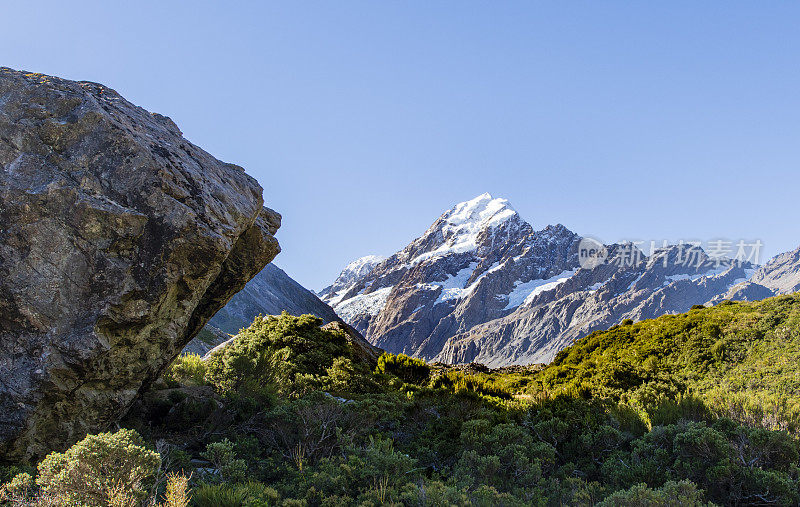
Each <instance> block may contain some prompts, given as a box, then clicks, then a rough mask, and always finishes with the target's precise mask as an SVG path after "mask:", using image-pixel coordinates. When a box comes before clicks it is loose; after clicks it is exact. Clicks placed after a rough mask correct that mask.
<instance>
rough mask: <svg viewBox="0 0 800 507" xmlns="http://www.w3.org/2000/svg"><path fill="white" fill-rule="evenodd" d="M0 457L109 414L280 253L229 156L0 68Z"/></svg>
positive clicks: (74, 89)
mask: <svg viewBox="0 0 800 507" xmlns="http://www.w3.org/2000/svg"><path fill="white" fill-rule="evenodd" d="M0 168H2V170H0V460H10V459H20V458H31V457H35V456H41V455H42V454H43V453H45V452H48V451H50V450H53V449H61V448H64V447H65V446H66V445H67V444H69V443H73V442H75V441H77V440H78V439H80V438H82V437H83V436H84V435H85V434H86V433H87V432H91V431H97V430H100V429H102V428H104V427H107V426H108V425H110V424H111V423H113V422H114V421H115V420H117V419H118V418H119V417H120V416H122V415H123V414H124V412H125V411H126V409H127V408H128V407H129V406H130V404H131V403H132V402H133V400H134V399H135V397H136V396H137V394H138V393H139V392H140V391H141V390H142V389H143V388H145V387H146V386H147V385H148V384H149V383H150V382H151V381H152V380H153V379H155V378H156V377H157V376H158V375H159V374H160V372H161V370H162V369H163V368H164V367H165V366H166V365H167V364H169V363H170V361H171V360H172V359H173V358H174V357H175V356H176V355H177V354H178V353H179V352H180V350H181V348H182V347H183V346H184V345H185V344H186V343H188V342H189V340H191V339H192V337H193V336H194V335H195V334H197V332H198V331H199V330H200V329H201V328H202V327H203V325H204V324H205V323H206V321H207V320H208V319H209V318H210V317H211V316H212V315H213V314H214V313H215V312H216V311H217V310H218V309H219V308H221V307H222V306H224V305H225V303H226V302H227V301H228V300H229V299H230V298H231V297H232V296H233V295H234V294H235V293H236V292H238V291H239V290H240V289H241V288H242V287H243V286H244V285H245V283H247V281H248V280H250V278H252V277H253V276H254V275H255V274H256V273H258V272H259V271H260V270H261V269H262V268H263V267H264V266H265V265H266V264H267V263H268V262H270V261H271V260H272V259H273V258H274V257H275V255H277V253H278V252H279V251H280V247H279V245H278V242H277V240H276V239H275V237H274V234H275V232H276V231H277V229H278V228H279V227H280V219H281V217H280V215H279V214H278V213H276V212H274V211H272V210H270V209H267V208H265V207H264V206H263V204H264V202H263V197H262V188H261V186H260V185H259V184H258V183H257V182H256V180H255V179H253V178H252V177H250V176H248V175H247V174H245V172H244V170H243V169H242V168H240V167H238V166H236V165H233V164H227V163H224V162H220V161H219V160H217V159H215V158H214V157H213V156H211V155H209V154H208V153H206V152H205V151H203V150H202V149H200V148H198V147H197V146H194V145H193V144H192V143H190V142H189V141H187V140H186V139H184V138H183V135H182V133H181V131H180V130H179V129H178V127H177V126H176V125H175V123H174V122H173V121H172V120H170V119H169V118H167V117H165V116H162V115H159V114H154V113H149V112H147V111H146V110H144V109H142V108H141V107H137V106H135V105H133V104H131V103H130V102H128V101H127V100H125V99H124V98H123V97H121V96H120V95H119V94H118V93H116V92H115V91H114V90H112V89H110V88H107V87H105V86H103V85H100V84H96V83H90V82H75V81H69V80H65V79H60V78H57V77H51V76H44V75H41V74H30V73H24V72H18V71H14V70H11V69H8V68H0Z"/></svg>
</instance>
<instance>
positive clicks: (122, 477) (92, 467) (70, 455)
mask: <svg viewBox="0 0 800 507" xmlns="http://www.w3.org/2000/svg"><path fill="white" fill-rule="evenodd" d="M160 465H161V458H160V456H159V455H158V453H156V452H155V451H151V450H150V449H147V448H145V446H144V442H143V441H142V438H141V437H140V436H139V434H138V433H136V432H135V431H133V430H126V429H121V430H119V431H117V432H116V433H99V434H97V435H89V436H87V437H86V438H84V439H83V440H81V441H80V442H78V443H77V444H75V445H73V446H72V447H70V448H69V449H68V450H67V451H66V452H64V453H58V452H54V453H51V454H49V455H48V456H47V457H45V458H44V460H42V462H41V463H39V467H38V470H39V473H38V476H37V477H36V484H37V485H38V486H39V488H40V489H41V492H42V494H44V495H47V496H51V497H55V498H58V499H60V500H62V501H64V502H72V503H80V504H83V505H90V506H95V505H98V506H100V505H109V504H110V503H112V502H118V503H123V504H126V505H133V504H135V503H137V502H141V501H142V500H143V499H144V498H145V497H146V496H147V493H148V488H149V487H150V486H151V485H152V484H153V481H154V479H155V477H156V474H157V473H158V470H159V467H160Z"/></svg>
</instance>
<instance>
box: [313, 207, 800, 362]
mask: <svg viewBox="0 0 800 507" xmlns="http://www.w3.org/2000/svg"><path fill="white" fill-rule="evenodd" d="M580 242H581V238H580V237H579V236H578V235H576V234H575V233H573V232H571V231H569V230H568V229H567V228H566V227H564V226H563V225H555V226H547V227H545V228H544V229H542V230H539V231H536V230H534V229H533V227H531V225H530V224H528V223H527V222H525V221H524V220H523V219H522V218H520V216H519V215H518V214H517V213H516V212H515V211H514V210H513V209H512V208H511V206H510V205H509V204H508V202H507V201H506V200H504V199H493V198H492V197H491V196H490V195H488V194H484V195H481V196H478V197H477V198H475V199H473V200H471V201H467V202H463V203H460V204H458V205H456V206H455V207H454V208H452V209H450V210H449V211H447V212H446V213H444V214H443V215H442V216H441V217H440V218H439V219H438V220H436V221H435V222H434V223H433V225H431V227H430V228H429V229H428V230H427V231H426V232H425V233H424V234H423V235H422V236H420V237H419V238H418V239H416V240H414V241H413V242H412V243H411V244H409V245H408V246H407V247H406V248H405V249H403V250H402V251H400V252H398V253H396V254H394V255H393V256H391V257H389V258H388V259H386V260H384V261H382V262H380V263H378V264H376V265H374V266H372V268H371V269H369V270H367V271H366V272H365V273H364V274H362V275H361V276H359V277H351V276H349V274H348V272H349V271H352V270H351V269H349V268H348V269H346V270H345V272H344V273H343V275H342V276H341V277H340V278H343V279H346V280H348V282H349V285H348V284H338V285H339V286H337V285H336V284H334V287H335V290H331V289H326V290H325V291H323V300H325V301H327V302H329V303H330V304H331V305H332V306H333V308H334V310H336V312H337V313H338V314H339V315H340V316H341V317H342V318H343V319H344V320H345V321H346V322H348V323H349V324H351V325H352V326H353V327H355V328H356V329H357V330H358V331H360V332H361V333H363V334H364V335H365V336H366V337H367V339H368V340H369V341H370V342H371V343H373V344H375V345H377V346H378V347H381V348H383V349H386V350H387V351H389V352H395V353H396V352H403V353H406V354H410V355H414V356H417V357H422V358H425V359H428V360H436V361H442V362H446V363H470V362H473V361H476V362H480V363H484V364H486V365H489V366H504V365H512V364H529V363H534V362H548V361H550V360H551V359H552V358H553V357H554V356H555V354H556V353H557V352H558V351H559V350H561V349H563V348H564V347H566V346H568V345H569V344H570V343H572V341H573V340H575V339H577V338H579V337H581V336H585V335H586V334H588V333H590V332H592V331H594V330H595V329H601V328H606V327H609V326H611V325H614V324H617V323H619V322H620V321H622V320H624V319H628V318H630V319H633V320H640V319H646V318H652V317H657V316H659V315H663V314H666V313H679V312H685V311H688V310H689V309H690V308H691V307H692V306H693V305H696V304H705V303H709V302H712V301H715V300H719V299H720V298H721V297H724V296H725V295H726V294H728V293H729V292H730V291H732V290H734V289H735V288H736V287H740V285H741V284H742V283H744V282H745V281H746V280H748V279H749V278H750V277H751V276H753V273H754V271H755V270H754V269H753V266H751V265H750V264H749V263H747V262H741V263H740V262H729V261H728V260H727V259H711V258H709V257H708V256H707V255H706V254H705V252H703V251H702V249H700V248H699V247H695V248H690V247H689V246H688V245H684V246H673V247H668V248H665V249H661V250H657V251H656V252H654V253H653V255H652V256H651V257H650V258H648V257H646V256H645V255H644V254H643V253H642V252H640V251H639V250H638V249H636V248H635V247H634V246H632V245H609V246H607V249H608V251H609V258H614V259H619V260H621V261H622V262H606V263H603V264H600V265H598V266H596V267H593V268H592V267H585V268H582V267H581V265H580V263H579V259H578V249H579V245H580ZM781 266H782V269H783V270H789V271H791V268H790V267H787V265H786V263H783V264H782V265H781ZM345 275H347V276H345ZM763 289H764V290H763V291H762V290H758V289H750V290H742V291H740V292H739V293H738V294H739V297H745V296H749V297H754V296H756V295H758V294H761V293H763V294H768V295H771V293H772V292H771V290H770V289H767V288H763ZM765 297H766V296H765Z"/></svg>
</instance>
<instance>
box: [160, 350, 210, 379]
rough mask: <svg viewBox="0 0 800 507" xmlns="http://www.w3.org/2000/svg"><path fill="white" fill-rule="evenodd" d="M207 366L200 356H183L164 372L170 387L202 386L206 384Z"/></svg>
mask: <svg viewBox="0 0 800 507" xmlns="http://www.w3.org/2000/svg"><path fill="white" fill-rule="evenodd" d="M206 370H207V368H206V364H205V362H203V358H202V356H200V355H198V354H181V355H180V356H178V357H177V358H176V359H175V361H173V362H172V364H170V365H169V367H167V369H166V371H165V372H164V380H165V381H166V382H167V384H168V385H190V386H201V385H204V384H205V383H206V380H205V376H206Z"/></svg>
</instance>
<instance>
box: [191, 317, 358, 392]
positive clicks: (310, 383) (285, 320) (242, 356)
mask: <svg viewBox="0 0 800 507" xmlns="http://www.w3.org/2000/svg"><path fill="white" fill-rule="evenodd" d="M321 324H322V320H321V319H319V318H318V317H315V316H313V315H302V316H300V317H295V316H292V315H289V314H287V313H286V312H284V313H283V314H282V315H280V316H279V317H272V316H271V317H257V318H256V319H255V321H254V322H253V324H252V325H251V326H250V327H248V328H247V329H243V330H242V332H241V333H239V334H238V335H237V336H236V338H235V339H234V340H233V341H232V342H231V343H230V344H229V345H228V346H226V347H224V348H222V349H221V350H218V351H217V352H214V353H213V354H211V356H210V357H209V358H208V360H207V367H208V371H207V373H206V380H208V381H209V382H210V383H211V385H213V386H214V387H215V388H216V389H217V391H219V392H220V393H223V394H231V393H235V394H239V395H243V396H248V397H253V398H256V399H258V398H260V397H265V396H268V395H269V393H271V392H272V391H273V390H277V391H278V392H279V393H282V394H286V395H292V396H300V395H302V394H304V393H306V392H309V391H313V390H316V389H322V388H325V387H326V386H327V382H328V374H329V370H330V369H331V368H334V371H336V372H337V373H339V372H341V371H343V369H345V365H344V364H343V363H342V362H341V361H339V362H336V365H335V366H334V363H335V360H336V359H337V358H343V359H349V360H351V363H350V365H348V366H347V368H349V371H348V372H346V373H347V374H348V375H352V374H353V373H355V370H356V369H358V368H359V367H360V363H358V362H357V360H356V356H355V354H354V351H353V349H352V345H351V344H350V342H349V341H348V340H347V336H346V335H345V333H344V332H342V331H338V330H328V329H321V328H320V325H321ZM350 366H352V368H351V367H350ZM362 369H363V368H362ZM341 380H342V376H341V375H338V376H337V378H336V381H337V382H340V381H341Z"/></svg>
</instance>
